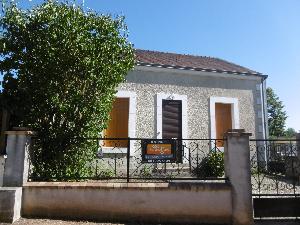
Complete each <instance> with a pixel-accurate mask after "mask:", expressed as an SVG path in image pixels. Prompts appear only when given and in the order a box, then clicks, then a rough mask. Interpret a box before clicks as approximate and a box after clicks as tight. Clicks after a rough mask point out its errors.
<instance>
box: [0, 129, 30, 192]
mask: <svg viewBox="0 0 300 225" xmlns="http://www.w3.org/2000/svg"><path fill="white" fill-rule="evenodd" d="M5 134H6V135H7V145H6V154H7V159H6V162H5V167H4V176H3V186H4V187H22V186H23V184H24V183H25V182H27V179H28V169H29V163H28V147H29V145H30V142H31V136H32V135H33V132H32V131H6V132H5Z"/></svg>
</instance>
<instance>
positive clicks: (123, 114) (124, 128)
mask: <svg viewBox="0 0 300 225" xmlns="http://www.w3.org/2000/svg"><path fill="white" fill-rule="evenodd" d="M128 119H129V98H116V100H115V101H114V103H113V108H112V111H111V112H110V121H109V124H108V128H107V129H106V130H105V137H107V138H127V137H128ZM104 145H105V147H114V146H118V147H127V141H126V140H122V141H109V140H107V141H105V143H104Z"/></svg>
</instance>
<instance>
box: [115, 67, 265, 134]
mask: <svg viewBox="0 0 300 225" xmlns="http://www.w3.org/2000/svg"><path fill="white" fill-rule="evenodd" d="M178 71H179V72H178ZM260 82H261V80H260V78H258V77H246V76H242V75H230V74H224V75H222V74H221V75H220V76H216V74H214V73H207V72H194V73H193V72H191V71H188V72H186V71H180V70H174V69H164V70H163V69H157V68H151V69H150V68H149V70H148V71H147V69H145V68H142V69H141V68H140V67H137V68H136V69H135V70H134V71H132V72H130V73H129V74H128V76H127V83H124V84H121V85H120V86H119V88H118V89H119V90H128V91H134V92H136V95H137V108H136V110H137V118H136V121H137V126H136V137H144V138H145V137H146V138H155V137H156V103H155V101H156V94H157V93H162V92H163V93H170V94H180V95H187V102H188V113H187V115H188V135H187V138H209V137H210V114H209V113H210V112H209V100H210V97H231V98H237V99H238V104H239V118H240V119H239V120H240V121H239V122H240V127H242V128H244V129H245V130H246V131H247V132H251V133H253V135H254V137H257V138H262V135H263V133H262V132H263V130H262V129H261V126H262V118H260V115H261V113H259V111H261V103H262V101H261V100H258V98H260V90H258V88H257V85H259V84H260ZM259 114H260V115H259Z"/></svg>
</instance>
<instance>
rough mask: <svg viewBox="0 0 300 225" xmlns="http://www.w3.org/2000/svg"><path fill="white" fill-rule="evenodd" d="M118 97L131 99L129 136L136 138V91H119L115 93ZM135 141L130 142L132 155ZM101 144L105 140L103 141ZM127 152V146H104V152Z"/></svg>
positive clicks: (102, 143)
mask: <svg viewBox="0 0 300 225" xmlns="http://www.w3.org/2000/svg"><path fill="white" fill-rule="evenodd" d="M115 97H116V98H128V99H129V113H128V137H130V138H135V135H136V93H135V92H133V91H118V92H117V93H116V95H115ZM134 142H135V141H131V143H130V150H129V151H130V155H133V153H134V146H135V145H134ZM100 145H101V146H103V145H104V142H103V141H101V143H100ZM118 153H120V154H126V153H127V148H113V147H102V154H118Z"/></svg>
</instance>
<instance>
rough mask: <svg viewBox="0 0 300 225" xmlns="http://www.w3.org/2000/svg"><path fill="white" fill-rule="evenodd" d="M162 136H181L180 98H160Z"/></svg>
mask: <svg viewBox="0 0 300 225" xmlns="http://www.w3.org/2000/svg"><path fill="white" fill-rule="evenodd" d="M162 138H182V104H181V101H180V100H162Z"/></svg>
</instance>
